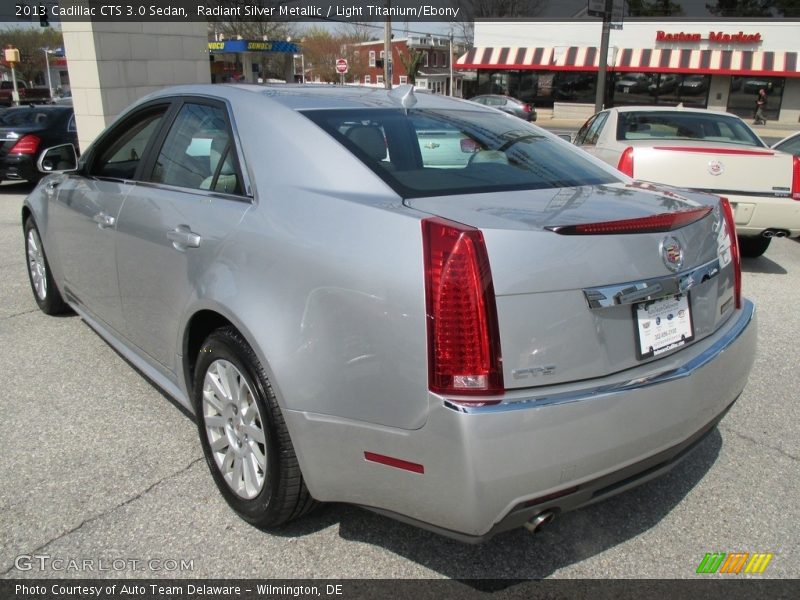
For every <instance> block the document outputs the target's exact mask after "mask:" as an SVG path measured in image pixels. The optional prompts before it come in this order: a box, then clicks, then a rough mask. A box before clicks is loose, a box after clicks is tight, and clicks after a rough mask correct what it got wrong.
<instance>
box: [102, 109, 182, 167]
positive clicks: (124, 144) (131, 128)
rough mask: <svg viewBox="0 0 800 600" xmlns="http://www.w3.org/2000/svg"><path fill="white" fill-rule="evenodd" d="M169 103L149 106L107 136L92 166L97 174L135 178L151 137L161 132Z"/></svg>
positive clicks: (104, 137)
mask: <svg viewBox="0 0 800 600" xmlns="http://www.w3.org/2000/svg"><path fill="white" fill-rule="evenodd" d="M166 110H167V106H158V107H153V108H148V109H145V110H143V111H141V112H139V113H137V114H136V115H134V116H132V117H131V118H129V119H125V121H123V122H122V123H120V124H119V125H116V126H115V127H114V128H113V129H111V130H109V132H108V133H107V134H106V135H105V136H103V140H102V141H101V142H100V144H101V145H100V146H99V147H98V152H97V155H96V156H97V158H96V159H94V160H93V161H92V164H91V166H90V167H89V174H90V175H92V176H95V177H113V178H118V179H133V178H134V177H135V175H136V169H137V168H138V167H139V161H140V160H141V159H142V157H143V156H144V153H145V149H146V148H147V145H148V144H149V143H150V140H151V139H152V138H153V137H154V136H155V134H156V133H157V132H158V128H159V125H160V124H161V121H162V120H163V117H164V113H165V112H166Z"/></svg>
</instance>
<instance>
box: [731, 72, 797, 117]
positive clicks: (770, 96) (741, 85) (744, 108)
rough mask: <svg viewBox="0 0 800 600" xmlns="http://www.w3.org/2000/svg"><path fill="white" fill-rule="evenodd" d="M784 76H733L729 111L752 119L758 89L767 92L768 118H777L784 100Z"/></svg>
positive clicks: (766, 114)
mask: <svg viewBox="0 0 800 600" xmlns="http://www.w3.org/2000/svg"><path fill="white" fill-rule="evenodd" d="M784 81H785V80H784V78H783V77H756V76H753V75H747V76H744V77H731V86H730V93H729V94H728V112H730V113H733V114H735V115H738V116H740V117H742V118H743V119H748V120H752V119H753V116H754V115H755V112H756V97H757V96H758V90H764V91H766V92H767V107H766V108H765V109H764V114H765V116H766V117H767V120H776V119H777V118H778V113H780V110H781V102H782V100H783V88H784Z"/></svg>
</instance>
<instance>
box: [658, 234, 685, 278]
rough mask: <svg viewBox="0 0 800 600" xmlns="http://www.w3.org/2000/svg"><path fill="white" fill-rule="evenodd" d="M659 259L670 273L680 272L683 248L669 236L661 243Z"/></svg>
mask: <svg viewBox="0 0 800 600" xmlns="http://www.w3.org/2000/svg"><path fill="white" fill-rule="evenodd" d="M661 258H662V260H663V261H664V264H665V265H667V268H668V269H669V270H670V271H680V269H681V267H682V266H683V247H682V246H681V243H680V242H679V241H678V240H677V239H676V238H674V237H672V236H669V237H666V238H664V240H663V241H662V242H661Z"/></svg>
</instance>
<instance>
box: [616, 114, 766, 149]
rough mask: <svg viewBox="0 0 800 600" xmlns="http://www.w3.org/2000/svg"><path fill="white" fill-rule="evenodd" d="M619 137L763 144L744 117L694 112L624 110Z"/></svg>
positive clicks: (621, 138) (619, 127)
mask: <svg viewBox="0 0 800 600" xmlns="http://www.w3.org/2000/svg"><path fill="white" fill-rule="evenodd" d="M617 139H618V140H654V139H655V140H706V141H710V142H730V143H735V144H746V145H748V146H763V145H764V144H762V143H761V140H759V139H758V137H757V136H756V135H755V134H754V133H753V132H752V131H751V130H750V128H749V127H747V125H745V124H744V123H743V122H742V121H741V119H738V118H736V117H733V116H730V117H728V116H725V115H715V114H711V113H706V114H704V113H694V112H686V113H681V112H666V111H665V112H656V111H654V112H635V111H634V112H621V113H619V120H618V121H617Z"/></svg>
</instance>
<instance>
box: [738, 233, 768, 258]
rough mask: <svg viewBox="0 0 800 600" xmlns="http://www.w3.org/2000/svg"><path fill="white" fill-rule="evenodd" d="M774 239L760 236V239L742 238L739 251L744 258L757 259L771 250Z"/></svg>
mask: <svg viewBox="0 0 800 600" xmlns="http://www.w3.org/2000/svg"><path fill="white" fill-rule="evenodd" d="M771 241H772V238H768V237H764V236H759V237H740V238H739V251H740V252H741V253H742V256H747V257H748V258H756V257H758V256H761V255H762V254H764V252H766V251H767V248H769V243H770V242H771Z"/></svg>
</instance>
